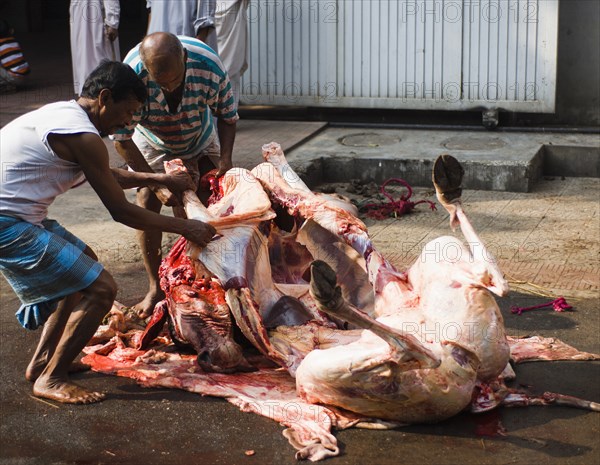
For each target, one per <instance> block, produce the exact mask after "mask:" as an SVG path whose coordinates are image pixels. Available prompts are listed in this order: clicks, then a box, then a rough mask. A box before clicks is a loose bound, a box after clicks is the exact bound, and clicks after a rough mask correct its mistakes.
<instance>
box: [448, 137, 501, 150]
mask: <svg viewBox="0 0 600 465" xmlns="http://www.w3.org/2000/svg"><path fill="white" fill-rule="evenodd" d="M442 145H443V146H444V147H446V148H447V149H449V150H494V149H499V148H502V147H504V146H505V145H506V142H504V141H503V140H501V139H498V138H497V137H492V138H487V137H472V136H458V137H452V138H450V139H447V140H445V141H444V142H442Z"/></svg>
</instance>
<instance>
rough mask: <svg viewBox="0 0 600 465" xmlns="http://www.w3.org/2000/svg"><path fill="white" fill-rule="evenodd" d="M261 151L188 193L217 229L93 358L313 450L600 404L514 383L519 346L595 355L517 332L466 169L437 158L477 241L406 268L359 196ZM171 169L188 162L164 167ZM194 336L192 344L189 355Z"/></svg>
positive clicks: (164, 270)
mask: <svg viewBox="0 0 600 465" xmlns="http://www.w3.org/2000/svg"><path fill="white" fill-rule="evenodd" d="M263 155H264V158H265V160H266V162H265V163H262V164H260V165H258V166H256V167H255V168H254V169H253V170H252V171H247V170H243V169H239V168H234V169H232V170H230V171H228V172H227V173H226V174H225V176H224V177H223V178H222V180H221V183H220V196H219V197H220V198H219V199H218V200H216V201H215V202H214V203H212V204H211V205H210V206H209V207H208V208H206V207H204V205H203V204H202V203H201V202H200V201H199V200H198V198H197V197H196V196H195V194H194V193H193V192H191V191H188V192H186V193H184V205H185V208H186V213H187V216H188V217H190V218H196V219H200V220H203V221H206V222H209V223H210V224H212V225H213V226H214V227H215V228H216V229H217V232H218V234H217V236H215V238H214V239H213V240H212V241H211V242H210V243H209V244H208V245H207V247H205V248H204V249H200V248H198V247H197V246H195V245H194V244H189V243H186V241H185V240H184V239H183V238H181V239H179V241H178V242H177V243H176V244H175V245H174V247H173V248H172V250H171V252H170V253H169V255H168V256H167V257H166V258H165V259H164V261H163V263H162V265H161V269H160V275H161V286H162V288H163V290H164V291H165V294H166V299H165V301H163V302H161V303H160V304H159V305H157V307H156V309H155V312H154V315H153V318H152V321H151V322H150V323H149V324H148V326H147V327H146V330H145V331H144V332H143V333H141V332H139V331H138V333H136V334H135V336H129V337H127V338H122V337H119V336H118V335H117V336H115V337H113V338H112V339H111V340H110V341H109V342H108V343H107V344H104V345H102V344H98V345H95V346H92V347H88V349H87V352H88V355H87V356H86V358H85V359H84V361H85V362H87V363H89V364H90V365H91V366H92V367H93V368H94V369H96V370H98V371H102V372H105V373H113V374H117V375H121V376H130V377H133V378H136V379H137V380H138V381H139V382H140V383H141V384H142V385H145V386H167V387H177V388H181V389H187V390H190V391H193V392H198V393H201V394H205V395H214V396H220V397H224V398H226V399H227V400H228V401H229V402H231V403H233V404H235V405H237V406H238V407H239V408H241V409H242V410H244V411H252V412H255V413H259V414H261V415H264V416H268V417H270V418H273V419H275V420H277V421H279V422H280V423H282V424H285V425H287V426H288V428H287V429H286V430H285V431H284V435H285V436H286V437H287V438H288V439H289V441H290V443H291V444H292V445H293V446H294V447H295V448H296V449H298V452H297V457H298V458H307V459H310V460H313V461H315V460H320V459H323V458H326V457H329V456H335V455H337V454H338V453H339V448H338V446H337V441H336V439H335V437H334V436H333V435H332V434H331V429H332V428H337V429H343V428H348V427H350V426H361V427H372V428H387V427H395V426H399V425H401V424H407V423H431V422H437V421H440V420H443V419H446V418H449V417H451V416H453V415H456V414H458V413H459V412H461V411H463V410H465V409H469V408H470V409H471V410H472V411H476V412H478V411H484V410H489V409H491V408H494V407H496V406H498V405H501V404H513V405H526V404H548V403H553V402H554V403H561V404H566V405H572V406H576V407H580V408H587V409H592V410H598V407H599V406H598V404H595V403H592V402H588V401H584V400H580V399H577V398H573V397H569V396H561V395H558V394H549V393H547V394H545V395H544V396H542V397H535V398H534V397H529V396H527V395H526V394H524V393H521V392H516V391H511V390H510V389H508V388H507V387H506V386H505V385H504V384H503V380H504V379H507V378H509V377H511V376H514V372H512V370H511V367H510V365H509V360H510V358H511V347H515V350H514V353H513V360H514V361H517V362H518V361H519V359H520V357H521V356H519V354H525V355H522V357H529V358H531V357H532V354H534V355H533V357H537V358H540V359H541V358H543V359H550V360H552V359H554V360H558V359H598V358H599V357H598V356H597V355H594V354H588V353H582V352H578V351H577V350H575V349H573V348H572V347H570V346H567V345H565V344H563V343H561V342H560V341H556V340H549V339H546V340H544V339H540V338H536V339H535V340H529V339H512V338H510V337H508V336H507V335H506V333H505V328H504V323H503V318H502V315H501V313H500V310H499V308H498V305H497V304H496V301H495V299H494V297H493V295H492V294H496V295H498V296H503V295H505V294H506V293H507V292H508V285H507V282H506V280H505V279H504V277H503V275H502V273H501V271H500V270H499V268H498V266H497V264H496V262H495V261H494V259H493V258H492V255H491V254H490V253H489V251H488V250H487V249H486V247H485V245H484V244H483V242H482V241H481V240H480V238H479V237H478V236H477V234H476V232H475V230H474V229H473V227H472V226H471V224H470V222H469V220H468V218H467V216H466V215H465V213H464V211H463V208H462V205H461V202H460V196H461V188H460V183H461V180H462V176H463V169H462V167H461V166H460V164H459V163H458V162H457V161H456V160H455V159H454V158H452V157H450V156H445V155H444V156H441V157H440V158H438V160H437V161H436V163H435V165H434V171H433V180H434V185H435V188H436V192H437V196H438V200H439V201H440V203H441V204H442V205H443V206H444V207H445V208H446V210H447V211H448V212H449V213H450V223H451V226H452V228H457V227H460V230H461V231H462V233H463V235H464V237H465V239H466V241H467V244H468V246H467V245H465V244H463V242H461V241H460V240H458V239H457V238H455V237H453V236H444V237H441V238H438V239H435V240H433V241H431V242H430V243H428V244H427V245H426V246H425V247H424V250H423V253H422V254H421V256H420V257H419V259H418V260H417V261H416V262H415V263H414V264H413V265H412V266H411V267H410V268H409V269H408V270H407V271H405V272H400V271H398V270H396V269H395V268H394V267H393V266H392V265H391V264H390V263H389V262H388V261H387V260H386V259H385V257H383V256H382V255H381V254H380V253H379V252H378V251H377V249H376V248H375V246H374V245H373V243H372V241H371V239H370V238H369V235H368V232H367V228H366V227H365V225H364V224H363V222H362V221H361V220H360V219H358V218H357V216H356V215H357V213H356V210H355V209H354V207H353V206H352V205H351V204H349V203H348V202H346V201H344V200H343V199H340V198H336V197H332V196H327V195H322V194H321V195H319V194H315V193H313V192H311V191H310V189H309V188H308V187H307V186H306V185H305V184H304V183H303V182H302V180H301V179H300V178H299V177H298V176H297V175H296V173H295V172H294V171H293V170H292V169H291V168H290V166H289V165H288V164H287V162H286V160H285V158H284V155H283V152H282V151H281V148H280V146H279V145H277V144H275V143H272V144H269V145H266V146H264V147H263ZM176 169H182V167H181V164H177V163H175V162H172V163H171V164H170V165H169V166H167V170H168V171H172V170H176ZM449 250H452V252H453V253H452V254H447V253H444V251H449ZM432 252H433V253H432ZM165 322H168V327H169V329H170V331H169V334H170V336H169V335H168V334H167V333H165V331H164V329H163V325H164V323H165ZM171 341H174V343H175V345H174V344H173V343H172V342H171ZM183 346H188V347H191V348H192V349H193V351H194V352H195V354H196V355H189V354H188V355H186V354H185V353H180V351H178V348H180V347H183ZM257 354H259V355H260V356H257ZM266 361H268V362H270V365H269V363H265V362H266ZM290 406H293V411H290Z"/></svg>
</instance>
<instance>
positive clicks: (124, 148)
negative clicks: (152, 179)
mask: <svg viewBox="0 0 600 465" xmlns="http://www.w3.org/2000/svg"><path fill="white" fill-rule="evenodd" d="M115 149H116V150H117V153H118V154H119V155H121V158H123V160H125V161H126V162H127V164H128V165H129V166H130V167H131V169H132V170H134V171H136V172H138V173H153V172H154V171H153V170H152V168H150V165H148V162H147V161H146V159H145V158H144V156H143V155H142V153H141V152H140V149H138V148H137V145H135V143H134V142H133V141H132V140H131V139H130V140H123V141H115ZM147 186H148V187H149V188H150V189H152V191H153V192H154V193H155V194H156V196H157V197H158V199H159V200H160V201H161V203H162V204H163V205H168V206H171V207H173V206H177V205H180V204H181V202H179V199H178V198H177V196H175V195H174V194H173V193H172V192H171V189H170V188H169V186H168V185H166V184H148V185H147ZM132 187H138V186H132ZM192 189H193V190H195V189H196V188H195V187H192ZM177 190H178V189H175V191H177Z"/></svg>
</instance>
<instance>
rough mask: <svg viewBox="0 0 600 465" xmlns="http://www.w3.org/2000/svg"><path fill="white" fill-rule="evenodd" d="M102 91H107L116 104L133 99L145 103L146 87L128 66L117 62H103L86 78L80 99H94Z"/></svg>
mask: <svg viewBox="0 0 600 465" xmlns="http://www.w3.org/2000/svg"><path fill="white" fill-rule="evenodd" d="M102 89H109V90H110V91H111V93H112V98H113V100H114V101H115V103H116V102H120V101H121V100H125V99H127V98H130V97H135V98H136V99H137V100H138V101H139V102H141V103H144V102H145V101H146V97H147V92H146V86H145V85H144V83H143V82H142V80H141V79H140V78H139V77H138V75H137V74H135V71H133V69H131V67H130V66H128V65H126V64H124V63H121V62H119V61H108V60H104V61H102V63H100V65H98V67H97V68H96V69H94V70H93V71H92V72H91V73H90V74H89V76H88V77H87V78H86V80H85V83H84V84H83V89H82V90H81V97H85V98H91V99H95V98H98V95H100V91H101V90H102Z"/></svg>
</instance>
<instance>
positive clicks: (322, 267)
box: [310, 260, 440, 368]
mask: <svg viewBox="0 0 600 465" xmlns="http://www.w3.org/2000/svg"><path fill="white" fill-rule="evenodd" d="M310 293H311V295H312V296H313V297H314V298H315V300H316V302H317V305H318V306H319V309H320V310H321V311H323V312H325V313H327V314H330V315H333V316H335V317H337V318H341V319H342V320H344V321H347V322H348V323H351V324H353V325H355V326H356V327H358V328H363V329H368V330H370V331H371V332H373V333H374V334H376V335H377V336H379V337H380V338H382V339H383V340H384V341H386V342H387V343H388V344H389V346H390V348H391V350H392V359H393V360H395V361H396V362H397V363H403V362H406V361H409V360H415V361H417V363H418V365H419V367H420V368H435V367H437V366H439V364H440V360H439V358H438V357H436V356H435V355H434V354H433V353H432V352H431V351H430V350H429V349H427V348H425V347H423V345H422V344H421V343H420V342H419V341H418V340H417V339H416V338H415V337H414V336H412V335H410V334H407V333H405V332H403V331H399V330H397V329H394V328H391V327H389V326H387V325H384V324H382V323H380V322H378V321H377V320H374V319H373V318H371V317H370V316H368V315H366V314H365V313H363V312H361V311H360V310H359V309H357V308H356V307H354V306H353V305H351V304H349V303H348V302H347V301H346V300H345V299H344V298H343V297H342V290H341V288H340V287H339V286H337V283H336V275H335V272H334V271H333V270H332V269H331V267H330V266H329V265H327V264H326V263H325V262H322V261H320V260H315V261H314V262H313V263H312V264H311V281H310Z"/></svg>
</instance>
